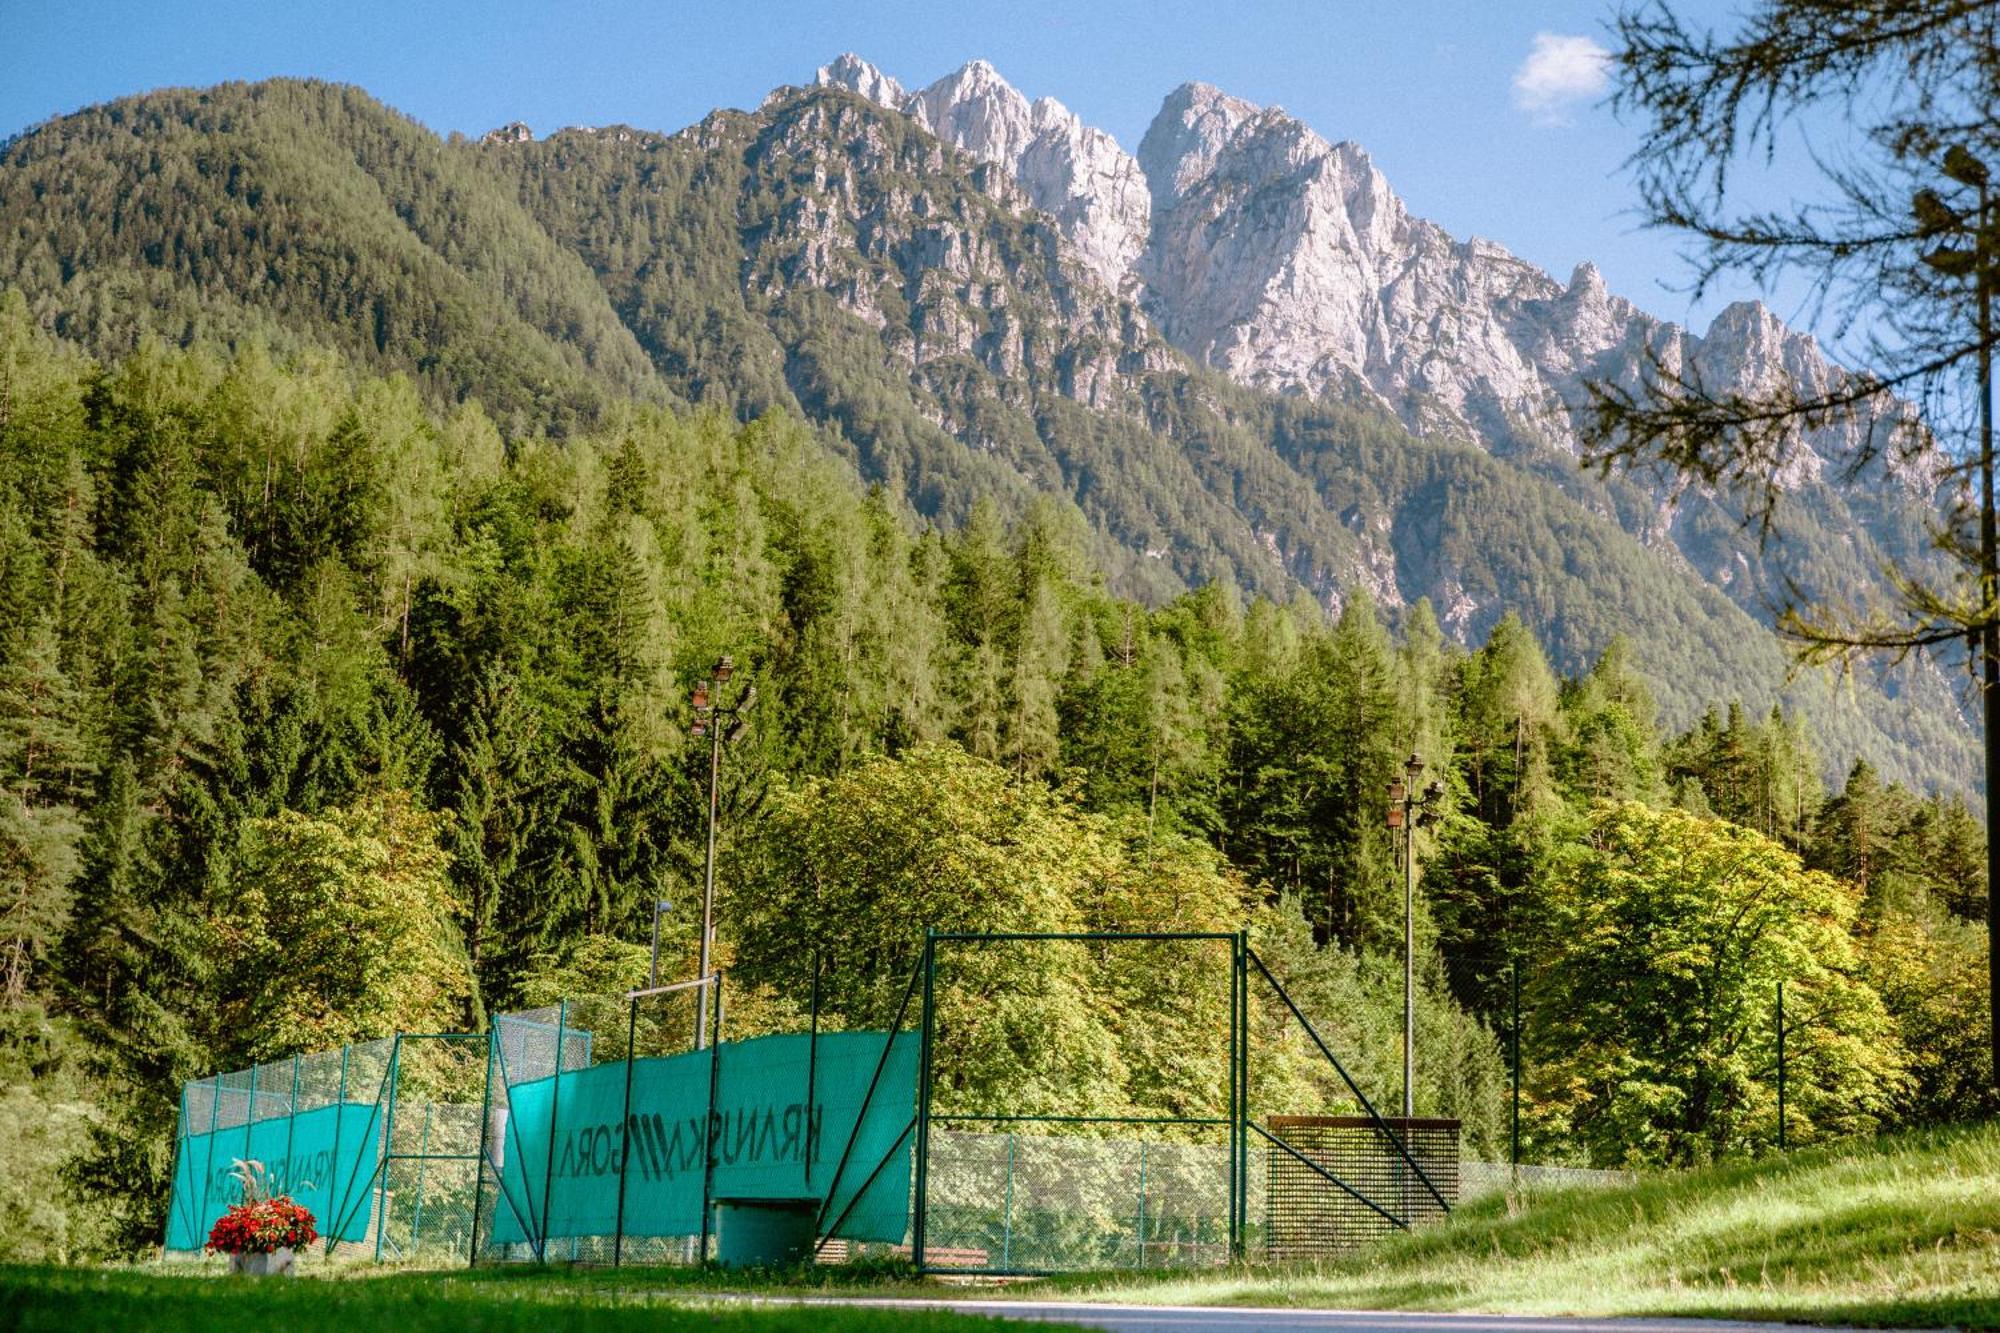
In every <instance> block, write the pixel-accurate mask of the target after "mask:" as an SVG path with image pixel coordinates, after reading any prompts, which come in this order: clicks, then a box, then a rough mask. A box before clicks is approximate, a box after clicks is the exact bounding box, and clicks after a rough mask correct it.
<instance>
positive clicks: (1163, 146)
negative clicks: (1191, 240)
mask: <svg viewBox="0 0 2000 1333" xmlns="http://www.w3.org/2000/svg"><path fill="white" fill-rule="evenodd" d="M1256 114H1257V108H1256V107H1254V106H1252V105H1251V104H1250V103H1248V102H1245V101H1243V100H1242V99H1241V98H1237V97H1231V96H1230V95H1229V94H1227V93H1225V92H1223V91H1222V90H1221V89H1220V88H1217V87H1215V86H1214V85H1213V84H1208V83H1184V84H1182V85H1181V86H1180V87H1178V88H1176V89H1174V90H1173V91H1172V92H1170V93H1168V94H1167V98H1166V101H1164V102H1163V103H1161V105H1160V110H1159V114H1158V115H1156V116H1154V117H1153V123H1152V124H1151V125H1150V126H1148V127H1147V129H1146V135H1145V137H1144V138H1143V139H1141V140H1140V141H1139V165H1140V167H1141V168H1143V169H1144V171H1145V173H1146V180H1147V182H1148V183H1149V187H1150V190H1151V193H1152V199H1153V207H1154V209H1155V210H1156V211H1164V210H1166V209H1168V208H1171V207H1173V205H1174V203H1175V202H1176V201H1177V200H1178V199H1179V198H1180V196H1181V194H1182V193H1184V192H1185V191H1186V190H1187V189H1188V187H1189V186H1191V185H1193V184H1194V183H1195V182H1196V181H1198V180H1200V179H1202V178H1203V177H1204V176H1206V175H1208V173H1209V171H1210V169H1211V168H1213V167H1214V165H1215V159H1216V157H1217V156H1218V155H1219V154H1220V153H1221V152H1222V149H1223V147H1224V145H1226V144H1228V143H1229V142H1230V141H1231V140H1232V139H1234V138H1235V137H1236V131H1237V130H1238V129H1239V128H1241V127H1242V125H1243V124H1244V123H1245V122H1246V121H1248V120H1249V119H1251V118H1252V117H1253V116H1255V115H1256Z"/></svg>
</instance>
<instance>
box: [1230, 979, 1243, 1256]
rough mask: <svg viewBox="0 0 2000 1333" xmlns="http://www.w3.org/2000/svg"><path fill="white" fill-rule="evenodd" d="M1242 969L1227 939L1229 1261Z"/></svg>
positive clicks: (1233, 1225)
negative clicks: (1238, 1007) (1237, 1044)
mask: <svg viewBox="0 0 2000 1333" xmlns="http://www.w3.org/2000/svg"><path fill="white" fill-rule="evenodd" d="M1242 966H1243V959H1242V957H1241V956H1240V954H1239V951H1238V950H1237V948H1236V941H1235V940H1234V939H1231V940H1230V942H1229V1179H1228V1187H1229V1255H1230V1257H1231V1258H1232V1259H1233V1258H1235V1256H1236V1238H1237V1234H1238V1228H1237V1218H1236V1169H1237V1161H1236V1123H1237V1121H1238V1120H1239V1119H1241V1118H1242V1096H1243V1089H1242V1086H1241V1085H1240V1084H1239V1082H1238V1076H1239V1074H1240V1072H1241V1071H1240V1069H1239V1066H1238V1063H1237V1056H1238V1054H1239V1052H1238V1051H1237V1049H1236V1040H1237V1028H1238V1022H1237V1020H1238V1017H1239V1015H1238V1014H1237V1011H1236V1006H1237V1004H1238V1003H1239V1002H1240V1001H1241V998H1242V988H1241V986H1240V985H1239V984H1238V983H1239V980H1240V978H1239V977H1238V975H1237V974H1238V972H1239V971H1240V970H1241V969H1242Z"/></svg>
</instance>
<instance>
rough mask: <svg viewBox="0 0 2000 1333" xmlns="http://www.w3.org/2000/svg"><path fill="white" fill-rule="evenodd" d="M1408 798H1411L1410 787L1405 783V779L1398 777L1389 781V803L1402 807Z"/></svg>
mask: <svg viewBox="0 0 2000 1333" xmlns="http://www.w3.org/2000/svg"><path fill="white" fill-rule="evenodd" d="M1407 799H1409V789H1408V788H1407V787H1405V786H1404V785H1403V780H1402V779H1401V778H1396V779H1394V780H1393V781H1391V782H1390V783H1389V804H1390V805H1393V806H1397V807H1400V806H1401V805H1402V804H1403V802H1404V801H1405V800H1407Z"/></svg>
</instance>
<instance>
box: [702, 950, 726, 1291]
mask: <svg viewBox="0 0 2000 1333" xmlns="http://www.w3.org/2000/svg"><path fill="white" fill-rule="evenodd" d="M708 975H709V995H708V997H707V1000H705V1001H704V1003H713V1004H714V1005H715V1023H714V1031H713V1038H714V1039H713V1040H712V1041H710V1042H709V1043H708V1114H707V1115H706V1116H705V1117H704V1118H703V1133H702V1141H703V1142H704V1143H705V1144H706V1145H707V1146H706V1148H705V1149H704V1150H703V1152H702V1165H701V1262H702V1263H707V1262H708V1238H709V1235H710V1233H711V1230H712V1227H711V1223H712V1221H713V1219H714V1216H715V1146H716V1142H717V1140H719V1139H720V1138H721V1137H722V1120H721V1117H720V1116H718V1115H717V1114H716V1113H715V1103H716V1101H717V1099H718V1097H719V1096H720V1094H721V1090H722V972H721V970H720V969H717V970H716V971H713V972H710V973H709V974H708ZM702 1012H703V1013H704V1014H706V1013H707V1012H708V1011H707V1010H706V1009H704V1010H703V1011H702Z"/></svg>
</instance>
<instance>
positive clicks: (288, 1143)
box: [285, 1051, 339, 1194]
mask: <svg viewBox="0 0 2000 1333" xmlns="http://www.w3.org/2000/svg"><path fill="white" fill-rule="evenodd" d="M334 1114H336V1115H338V1114H339V1112H337V1111H336V1112H335V1113H334ZM298 1130H299V1053H298V1052H297V1051H293V1052H292V1101H291V1108H290V1110H288V1111H287V1112H286V1115H285V1193H287V1194H290V1193H292V1191H293V1190H295V1189H297V1188H298V1183H297V1182H296V1181H295V1180H293V1178H292V1142H293V1139H294V1138H295V1136H296V1135H297V1134H298Z"/></svg>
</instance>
